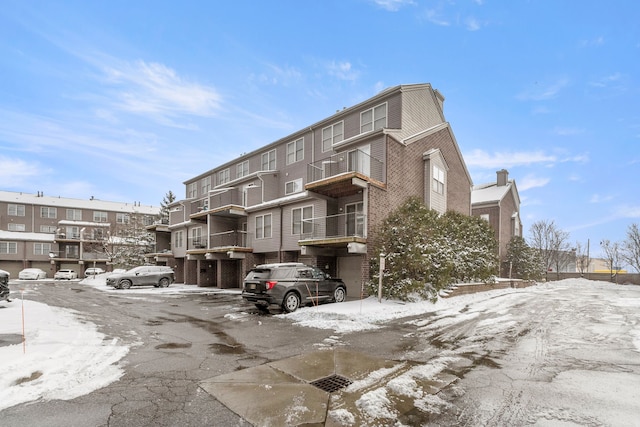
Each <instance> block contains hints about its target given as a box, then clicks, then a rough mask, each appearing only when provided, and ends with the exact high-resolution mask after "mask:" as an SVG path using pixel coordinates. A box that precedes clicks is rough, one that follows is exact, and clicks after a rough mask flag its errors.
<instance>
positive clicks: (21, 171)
mask: <svg viewBox="0 0 640 427" xmlns="http://www.w3.org/2000/svg"><path fill="white" fill-rule="evenodd" d="M39 170H41V166H40V165H38V164H37V163H36V162H34V163H29V162H26V161H24V160H22V159H12V158H10V157H1V156H0V182H2V186H3V187H4V188H12V187H19V186H22V185H23V184H24V182H26V181H28V180H29V179H30V178H32V177H35V176H38V175H39V172H37V171H39Z"/></svg>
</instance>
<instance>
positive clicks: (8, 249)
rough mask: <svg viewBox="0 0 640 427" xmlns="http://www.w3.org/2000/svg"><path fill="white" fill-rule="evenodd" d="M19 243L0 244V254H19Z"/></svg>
mask: <svg viewBox="0 0 640 427" xmlns="http://www.w3.org/2000/svg"><path fill="white" fill-rule="evenodd" d="M17 253H18V242H0V254H17Z"/></svg>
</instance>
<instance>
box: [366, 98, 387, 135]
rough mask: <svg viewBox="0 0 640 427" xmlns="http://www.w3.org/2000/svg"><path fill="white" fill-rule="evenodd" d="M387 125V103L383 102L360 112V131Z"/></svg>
mask: <svg viewBox="0 0 640 427" xmlns="http://www.w3.org/2000/svg"><path fill="white" fill-rule="evenodd" d="M386 126H387V104H381V105H378V106H377V107H374V108H371V109H369V110H367V111H363V112H362V113H360V133H365V132H369V131H372V130H378V129H382V128H383V127H386Z"/></svg>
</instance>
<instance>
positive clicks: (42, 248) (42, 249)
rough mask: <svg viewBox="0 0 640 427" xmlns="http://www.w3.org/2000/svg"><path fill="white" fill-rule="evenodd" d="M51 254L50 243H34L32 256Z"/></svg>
mask: <svg viewBox="0 0 640 427" xmlns="http://www.w3.org/2000/svg"><path fill="white" fill-rule="evenodd" d="M49 252H51V243H34V244H33V254H34V255H48V254H49Z"/></svg>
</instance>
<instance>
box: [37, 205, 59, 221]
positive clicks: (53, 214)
mask: <svg viewBox="0 0 640 427" xmlns="http://www.w3.org/2000/svg"><path fill="white" fill-rule="evenodd" d="M57 217H58V208H50V207H48V206H41V207H40V218H51V219H55V218H57Z"/></svg>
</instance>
